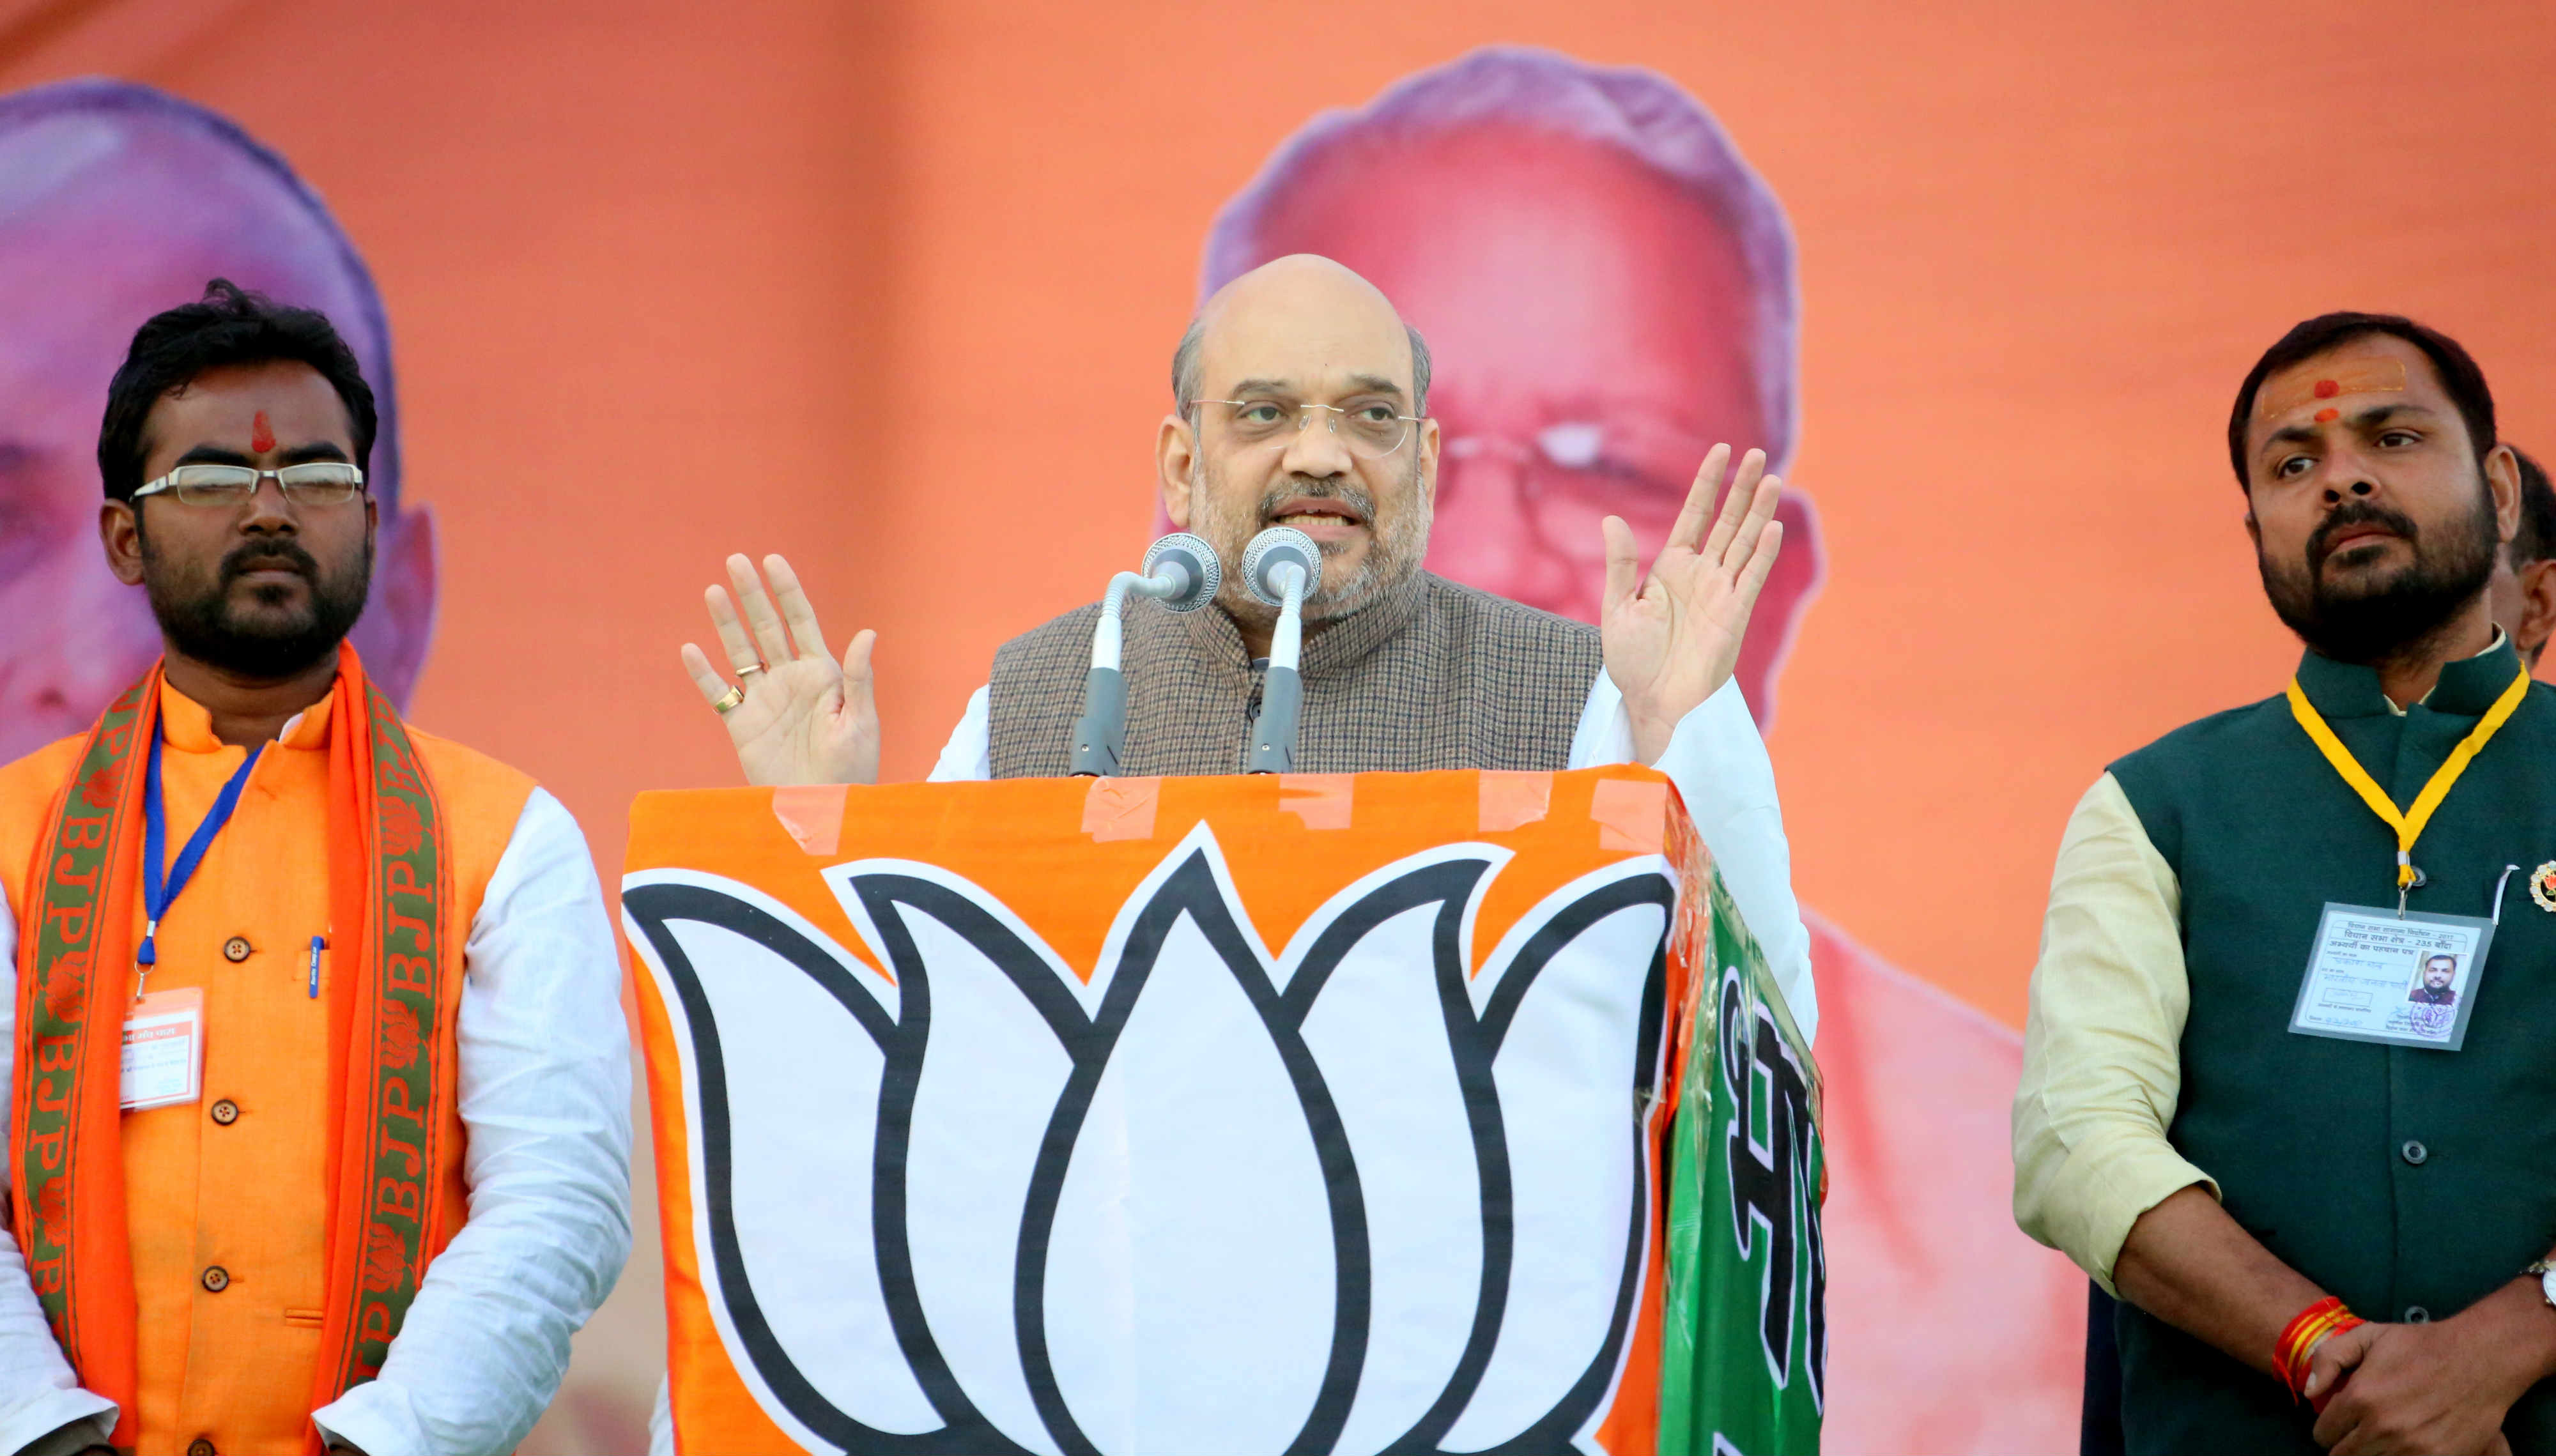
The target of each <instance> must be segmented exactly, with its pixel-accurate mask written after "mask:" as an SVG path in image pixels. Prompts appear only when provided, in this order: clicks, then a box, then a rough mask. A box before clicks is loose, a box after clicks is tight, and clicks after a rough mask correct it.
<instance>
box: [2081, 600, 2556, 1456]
mask: <svg viewBox="0 0 2556 1456" xmlns="http://www.w3.org/2000/svg"><path fill="white" fill-rule="evenodd" d="M2519 670H2520V666H2519V660H2518V659H2517V657H2515V656H2514V654H2513V653H2512V651H2511V649H2510V648H2509V647H2508V646H2507V645H2506V646H2503V647H2500V648H2497V649H2496V650H2495V651H2493V652H2491V653H2488V654H2487V655H2485V656H2484V657H2481V658H2475V659H2471V660H2468V661H2466V662H2460V663H2453V664H2451V665H2450V666H2449V667H2447V668H2445V669H2443V671H2442V673H2441V680H2440V685H2439V686H2438V687H2436V688H2434V689H2433V691H2432V694H2431V696H2430V697H2429V698H2428V699H2426V700H2425V701H2424V702H2422V703H2418V704H2416V705H2415V706H2414V707H2412V708H2410V709H2408V710H2407V711H2406V713H2405V714H2404V715H2403V716H2402V717H2399V716H2397V715H2396V714H2395V713H2393V712H2392V711H2390V710H2389V708H2388V705H2387V702H2386V699H2385V698H2383V697H2382V696H2381V695H2380V693H2379V691H2378V677H2377V674H2376V673H2375V672H2373V671H2371V670H2370V669H2369V668H2366V667H2346V666H2344V665H2343V664H2340V663H2335V662H2329V661H2327V660H2326V659H2323V658H2319V657H2316V656H2314V655H2313V654H2311V655H2310V656H2308V657H2307V658H2306V659H2305V660H2304V661H2303V662H2301V663H2300V665H2299V683H2300V686H2302V687H2303V688H2305V689H2306V691H2307V695H2308V700H2309V701H2310V702H2312V703H2314V704H2315V705H2316V707H2317V710H2318V711H2319V712H2321V713H2323V714H2324V715H2325V718H2326V721H2327V722H2329V723H2331V724H2332V725H2333V727H2334V731H2335V734H2336V736H2337V737H2339V738H2341V739H2342V740H2343V742H2344V744H2345V746H2347V747H2348V748H2350V749H2351V750H2352V752H2353V755H2354V756H2355V757H2357V758H2358V759H2360V760H2361V763H2362V766H2363V767H2364V768H2365V769H2367V770H2368V771H2369V776H2370V777H2371V778H2372V779H2374V780H2376V781H2377V782H2378V785H2379V787H2380V788H2382V789H2386V790H2387V792H2388V794H2389V796H2390V797H2392V798H2393V799H2395V801H2396V802H2397V803H2398V804H2400V805H2410V804H2411V803H2412V802H2413V801H2414V796H2415V794H2416V793H2418V792H2420V791H2421V789H2422V788H2423V785H2424V783H2425V782H2426V781H2427V780H2429V779H2430V778H2431V776H2432V772H2433V771H2434V770H2435V769H2437V768H2439V767H2440V765H2441V763H2442V761H2443V760H2444V759H2446V758H2447V757H2448V756H2449V753H2450V750H2451V749H2452V748H2453V747H2455V746H2456V745H2457V744H2458V742H2459V741H2460V740H2461V739H2463V738H2465V737H2466V736H2467V734H2468V733H2469V732H2470V731H2471V730H2473V729H2474V728H2475V727H2476V725H2477V721H2478V719H2480V718H2481V717H2483V716H2484V714H2485V711H2486V709H2487V708H2488V707H2490V706H2491V705H2492V702H2493V700H2494V699H2495V698H2496V697H2497V696H2499V695H2500V694H2501V692H2502V690H2503V689H2504V688H2506V687H2508V686H2510V684H2511V679H2512V677H2513V675H2514V674H2515V673H2517V672H2518V671H2519ZM2551 771H2556V691H2551V689H2549V688H2548V687H2547V686H2546V685H2544V684H2532V685H2531V687H2530V689H2529V692H2528V695H2527V697H2525V698H2524V699H2523V700H2522V702H2521V705H2520V708H2519V711H2517V712H2515V713H2514V714H2513V715H2512V717H2511V719H2510V721H2509V722H2507V723H2505V724H2504V725H2503V727H2502V731H2501V732H2500V733H2498V734H2496V735H2495V736H2494V739H2493V741H2492V744H2491V745H2489V746H2488V747H2487V749H2486V750H2485V752H2484V753H2483V754H2482V755H2481V756H2479V757H2478V758H2477V760H2476V761H2475V762H2474V763H2473V764H2471V765H2470V766H2469V767H2468V771H2467V773H2466V775H2465V777H2463V778H2461V779H2460V780H2459V782H2458V787H2457V788H2456V789H2453V790H2452V791H2451V793H2450V796H2449V798H2448V799H2447V801H2445V802H2444V803H2443V804H2442V805H2441V808H2440V810H2439V811H2438V812H2437V813H2435V814H2434V815H2433V816H2432V821H2431V824H2430V826H2429V827H2428V828H2427V829H2426V830H2425V831H2424V834H2423V837H2422V839H2421V840H2420V841H2419V842H2417V843H2416V845H2415V846H2414V863H2415V864H2416V865H2418V866H2420V867H2421V868H2422V869H2423V871H2424V872H2425V874H2426V875H2427V876H2428V877H2429V883H2428V884H2426V885H2425V886H2424V887H2423V888H2421V889H2419V890H2416V891H2414V892H2413V895H2412V898H2411V899H2410V900H2409V901H2408V902H2407V909H2409V910H2431V911H2434V912H2437V913H2443V914H2461V915H2491V914H2492V913H2493V909H2494V907H2493V899H2494V883H2495V881H2496V880H2497V879H2498V878H2499V877H2500V876H2501V875H2502V871H2503V867H2504V866H2505V865H2517V866H2519V869H2518V870H2517V871H2515V872H2514V873H2513V874H2512V876H2511V880H2510V884H2509V885H2508V887H2506V889H2505V890H2504V892H2503V895H2502V923H2501V925H2500V927H2499V928H2498V929H2497V930H2496V931H2495V932H2494V936H2493V943H2492V946H2491V947H2490V949H2489V950H2488V952H2487V957H2486V965H2485V970H2484V974H2483V978H2482V979H2481V980H2480V981H2479V982H2477V983H2476V985H2475V989H2474V990H2473V991H2472V992H2471V993H2470V994H2471V995H2473V996H2474V997H2475V998H2476V1002H2475V1010H2474V1012H2473V1014H2472V1015H2471V1018H2470V1021H2469V1025H2468V1032H2467V1043H2466V1047H2465V1049H2464V1050H2460V1051H2431V1050H2417V1049H2414V1048H2410V1047H2397V1046H2382V1045H2376V1044H2372V1043H2368V1042H2362V1041H2338V1040H2333V1039H2329V1038H2326V1037H2320V1036H2301V1035H2296V1034H2294V1033H2292V1032H2291V1031H2289V1030H2288V1027H2289V1021H2290V1012H2291V1008H2292V1005H2293V1003H2294V1001H2295V999H2296V998H2297V995H2298V991H2299V981H2300V977H2301V976H2302V975H2303V974H2304V973H2305V971H2306V969H2307V962H2308V951H2309V945H2310V942H2311V941H2312V940H2313V938H2314V937H2315V934H2316V928H2317V917H2318V912H2319V911H2320V910H2321V909H2322V908H2323V907H2324V905H2325V903H2326V902H2328V901H2340V902H2343V903H2346V904H2350V905H2364V906H2386V907H2393V906H2394V905H2395V903H2396V890H2395V859H2396V841H2395V835H2394V833H2393V831H2391V830H2390V829H2388V828H2387V826H2386V825H2385V824H2384V823H2382V822H2380V820H2379V818H2378V816H2377V815H2376V814H2374V813H2371V812H2370V810H2369V808H2368V806H2367V805H2366V804H2364V803H2363V802H2362V801H2361V798H2360V796H2359V795H2358V794H2356V793H2354V792H2353V791H2352V789H2350V788H2349V787H2347V786H2346V785H2345V784H2344V782H2343V780H2342V779H2341V778H2340V777H2338V776H2337V775H2336V773H2335V772H2334V770H2333V769H2332V768H2331V767H2330V766H2328V765H2327V763H2326V761H2325V758H2324V756H2323V755H2321V754H2319V753H2318V752H2317V749H2316V745H2315V744H2313V743H2311V742H2309V740H2308V736H2307V733H2306V732H2305V731H2304V730H2303V729H2301V728H2300V726H2299V724H2298V721H2297V719H2295V718H2294V717H2292V716H2291V714H2290V707H2289V703H2288V702H2287V701H2286V700H2285V699H2283V698H2281V697H2271V698H2267V699H2265V700H2263V701H2262V702H2259V703H2255V704H2253V705H2252V706H2250V707H2243V708H2237V709H2236V710H2235V711H2232V712H2226V713H2221V714H2218V715H2217V716H2215V717H2209V718H2204V719H2202V720H2201V721H2199V722H2197V723H2193V724H2190V725H2187V726H2186V727H2183V728H2180V729H2177V730H2176V731H2175V732H2173V733H2170V734H2168V735H2166V736H2165V737H2164V738H2162V739H2159V740H2158V741H2157V742H2155V743H2153V744H2150V745H2149V746H2148V747H2146V748H2143V749H2141V750H2139V751H2138V752H2137V753H2134V754H2131V755H2130V756H2129V757H2128V758H2125V759H2123V760H2121V761H2120V762H2119V763H2116V764H2114V765H2112V770H2111V772H2112V776H2113V778H2114V779H2116V780H2117V781H2119V783H2120V786H2121V788H2122V789H2123V791H2124V792H2126V793H2127V795H2128V797H2129V801H2130V806H2131V807H2132V808H2133V809H2134V810H2136V811H2137V813H2138V816H2139V821H2140V823H2141V824H2142V825H2143V826H2145V828H2146V830H2147V835H2148V838H2149V840H2150V841H2151V842H2152V843H2154V844H2155V845H2156V848H2157V852H2158V853H2159V854H2162V855H2163V856H2164V857H2165V862H2166V863H2167V864H2168V865H2169V866H2171V867H2172V868H2173V870H2174V873H2175V877H2176V879H2177V880H2178V881H2180V882H2181V885H2182V895H2183V950H2184V959H2185V964H2186V966H2187V968H2188V971H2189V974H2190V976H2191V984H2192V1010H2191V1015H2190V1017H2189V1018H2188V1019H2187V1020H2186V1021H2185V1023H2184V1029H2183V1091H2182V1100H2181V1102H2180V1103H2179V1104H2178V1106H2177V1109H2176V1113H2175V1119H2174V1125H2173V1126H2172V1127H2171V1128H2170V1129H2169V1130H2168V1133H2167V1136H2168V1137H2169V1138H2171V1139H2172V1141H2173V1143H2174V1146H2175V1148H2176V1150H2177V1151H2179V1152H2180V1153H2183V1155H2184V1156H2185V1157H2187V1158H2190V1159H2191V1160H2192V1161H2193V1162H2194V1163H2195V1164H2197V1165H2198V1166H2200V1167H2201V1168H2202V1169H2203V1170H2204V1171H2206V1172H2208V1173H2209V1174H2210V1175H2211V1176H2212V1177H2214V1178H2216V1179H2217V1180H2218V1181H2219V1186H2220V1188H2221V1190H2222V1192H2223V1194H2224V1195H2225V1198H2226V1204H2227V1209H2228V1212H2229V1213H2230V1214H2231V1215H2232V1216H2233V1217H2235V1218H2236V1222H2237V1223H2239V1224H2241V1225H2243V1226H2244V1228H2245V1229H2246V1231H2247V1232H2249V1233H2251V1234H2252V1235H2253V1236H2254V1237H2255V1238H2257V1239H2260V1240H2261V1241H2262V1242H2263V1245H2264V1247H2266V1248H2268V1249H2270V1250H2271V1251H2272V1253H2273V1254H2275V1255H2277V1256H2279V1258H2280V1259H2281V1260H2282V1261H2283V1262H2285V1263H2287V1264H2288V1265H2289V1266H2290V1267H2291V1268H2293V1269H2296V1270H2298V1271H2299V1272H2300V1273H2302V1274H2306V1275H2307V1276H2308V1277H2309V1278H2311V1279H2314V1280H2315V1281H2316V1282H2317V1283H2319V1284H2321V1285H2323V1286H2324V1287H2325V1288H2326V1289H2327V1290H2329V1291H2330V1292H2332V1293H2336V1294H2340V1295H2342V1296H2343V1299H2344V1302H2345V1303H2347V1304H2349V1305H2351V1306H2352V1308H2353V1310H2354V1311H2355V1312H2356V1313H2359V1314H2360V1315H2362V1316H2363V1317H2364V1318H2366V1319H2372V1320H2419V1319H2425V1318H2446V1317H2448V1316H2450V1315H2453V1314H2456V1313H2457V1312H2459V1311H2460V1310H2461V1309H2463V1308H2466V1307H2467V1306H2468V1305H2469V1304H2472V1303H2474V1302H2475V1301H2476V1300H2478V1299H2480V1298H2482V1297H2484V1296H2485V1295H2486V1294H2488V1293H2490V1292H2492V1290H2493V1289H2494V1288H2495V1287H2497V1286H2498V1285H2501V1284H2503V1283H2505V1282H2507V1281H2508V1280H2510V1279H2511V1278H2512V1277H2513V1276H2514V1275H2515V1274H2518V1273H2519V1272H2520V1269H2521V1267H2522V1266H2523V1265H2526V1264H2528V1263H2530V1262H2532V1261H2534V1260H2537V1259H2540V1258H2542V1257H2544V1256H2545V1255H2546V1254H2547V1252H2548V1250H2549V1248H2550V1247H2551V1246H2556V914H2551V913H2549V912H2548V911H2546V910H2540V909H2539V908H2538V907H2537V905H2536V904H2534V903H2533V902H2532V901H2531V900H2530V897H2529V875H2530V872H2531V871H2532V870H2534V869H2536V868H2537V867H2538V866H2540V865H2542V864H2545V863H2547V862H2548V861H2550V860H2556V772H2551ZM2119 1320H2120V1323H2119V1330H2120V1338H2121V1362H2122V1377H2123V1386H2122V1401H2121V1410H2122V1419H2123V1424H2124V1425H2125V1427H2126V1429H2127V1434H2128V1444H2129V1449H2130V1450H2131V1451H2133V1452H2155V1453H2159V1456H2164V1453H2176V1456H2183V1453H2191V1452H2209V1451H2246V1452H2256V1451H2263V1452H2278V1451H2296V1452H2298V1453H2300V1456H2312V1453H2315V1452H2316V1451H2317V1450H2318V1447H2317V1445H2316V1443H2315V1442H2314V1441H2313V1440H2311V1439H2310V1438H2309V1434H2308V1429H2309V1426H2310V1425H2311V1424H2312V1423H2313V1422H2312V1418H2311V1416H2310V1415H2309V1414H2308V1412H2307V1410H2306V1407H2304V1406H2300V1405H2294V1404H2292V1403H2291V1400H2290V1396H2289V1393H2288V1392H2287V1391H2285V1390H2283V1389H2282V1388H2281V1386H2280V1384H2279V1383H2278V1382H2276V1381H2274V1380H2273V1379H2272V1378H2270V1377H2269V1376H2265V1375H2259V1374H2257V1373H2255V1372H2254V1371H2252V1370H2249V1369H2246V1368H2245V1367H2243V1366H2241V1365H2238V1364H2237V1363H2236V1361H2234V1360H2231V1359H2229V1358H2228V1357H2226V1356H2224V1355H2221V1354H2220V1353H2219V1352H2218V1351H2216V1350H2214V1349H2212V1348H2210V1347H2209V1346H2207V1345H2205V1344H2203V1343H2202V1342H2200V1341H2198V1340H2195V1339H2193V1338H2192V1337H2191V1336H2189V1335H2186V1334H2184V1333H2182V1332H2181V1331H2179V1330H2176V1329H2174V1328H2172V1327H2171V1326H2169V1325H2166V1324H2164V1323H2162V1322H2160V1321H2158V1320H2156V1319H2153V1318H2151V1317H2149V1316H2148V1315H2146V1314H2143V1313H2140V1312H2139V1311H2137V1310H2135V1309H2133V1308H2131V1307H2130V1306H2129V1305H2128V1304H2126V1303H2125V1304H2123V1305H2121V1306H2120V1315H2119ZM2504 1428H2505V1430H2506V1432H2507V1433H2508V1434H2509V1435H2510V1437H2511V1442H2512V1446H2513V1448H2514V1449H2515V1450H2516V1451H2519V1452H2530V1451H2540V1452H2556V1383H2551V1384H2545V1385H2540V1386H2538V1387H2537V1388H2535V1389H2533V1390H2532V1391H2530V1393H2529V1394H2528V1395H2524V1396H2523V1397H2521V1400H2520V1402H2519V1403H2518V1404H2517V1405H2515V1406H2513V1407H2512V1410H2511V1414H2510V1417H2509V1419H2508V1420H2507V1422H2506V1424H2505V1427H2504Z"/></svg>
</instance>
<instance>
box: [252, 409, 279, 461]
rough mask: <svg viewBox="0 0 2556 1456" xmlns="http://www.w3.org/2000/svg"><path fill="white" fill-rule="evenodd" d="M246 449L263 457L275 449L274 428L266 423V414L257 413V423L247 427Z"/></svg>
mask: <svg viewBox="0 0 2556 1456" xmlns="http://www.w3.org/2000/svg"><path fill="white" fill-rule="evenodd" d="M248 447H249V448H250V449H252V450H255V451H257V452H258V453H259V454H261V455H263V454H265V453H266V452H267V451H269V450H271V449H274V448H275V426H274V425H269V424H267V423H266V412H265V411H264V410H260V411H258V412H257V422H256V423H255V424H254V425H250V426H249V436H248Z"/></svg>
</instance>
